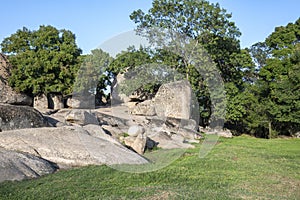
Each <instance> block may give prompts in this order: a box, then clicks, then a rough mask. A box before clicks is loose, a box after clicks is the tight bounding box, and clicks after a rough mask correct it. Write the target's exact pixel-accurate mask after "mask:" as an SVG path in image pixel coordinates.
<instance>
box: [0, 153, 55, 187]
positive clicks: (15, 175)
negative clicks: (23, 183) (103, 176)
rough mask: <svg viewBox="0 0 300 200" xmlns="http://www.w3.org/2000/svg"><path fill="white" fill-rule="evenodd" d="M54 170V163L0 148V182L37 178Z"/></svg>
mask: <svg viewBox="0 0 300 200" xmlns="http://www.w3.org/2000/svg"><path fill="white" fill-rule="evenodd" d="M56 170H57V166H56V165H55V164H54V163H51V162H49V161H47V160H44V159H42V158H39V157H36V156H33V155H29V154H25V153H20V152H15V151H9V150H5V149H3V148H0V182H3V181H6V180H11V181H16V180H18V181H19V180H23V179H28V178H37V177H39V176H43V175H46V174H51V173H54V172H55V171H56Z"/></svg>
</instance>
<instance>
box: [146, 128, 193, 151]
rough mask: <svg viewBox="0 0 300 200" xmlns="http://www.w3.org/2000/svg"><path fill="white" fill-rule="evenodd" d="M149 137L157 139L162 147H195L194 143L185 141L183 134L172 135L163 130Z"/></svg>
mask: <svg viewBox="0 0 300 200" xmlns="http://www.w3.org/2000/svg"><path fill="white" fill-rule="evenodd" d="M148 137H149V138H151V140H153V141H155V142H156V144H157V146H158V147H160V148H162V149H176V148H182V149H186V148H194V146H193V145H191V144H188V143H185V142H184V138H183V137H181V136H179V137H178V136H173V137H172V135H170V134H168V133H166V132H163V131H160V132H158V133H155V134H152V135H149V136H148Z"/></svg>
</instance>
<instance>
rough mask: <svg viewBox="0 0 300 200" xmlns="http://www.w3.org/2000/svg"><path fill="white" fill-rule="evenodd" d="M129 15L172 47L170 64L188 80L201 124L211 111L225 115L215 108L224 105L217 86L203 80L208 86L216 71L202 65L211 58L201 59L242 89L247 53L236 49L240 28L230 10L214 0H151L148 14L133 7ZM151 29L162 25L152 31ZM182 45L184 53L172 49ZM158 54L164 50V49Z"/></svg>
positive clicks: (249, 68)
mask: <svg viewBox="0 0 300 200" xmlns="http://www.w3.org/2000/svg"><path fill="white" fill-rule="evenodd" d="M130 18H131V20H133V21H134V22H135V23H136V24H137V32H138V33H139V34H141V35H143V36H146V37H147V38H148V39H149V41H150V43H152V44H154V46H156V47H162V46H173V47H174V48H173V52H175V54H176V53H177V58H176V56H174V55H171V57H173V58H175V59H173V60H172V62H173V61H175V62H178V63H177V64H174V63H173V64H172V65H170V66H173V67H175V68H177V70H178V71H180V72H181V73H184V74H186V78H187V79H188V80H189V81H190V83H191V84H192V87H193V90H194V92H195V94H196V96H197V98H198V101H199V105H200V111H199V112H200V116H201V118H202V120H201V121H202V124H201V125H203V126H206V125H208V123H209V118H210V117H212V113H213V111H215V112H214V113H215V114H216V118H219V119H222V118H223V119H222V120H225V119H224V115H225V114H224V112H223V111H221V110H222V109H220V108H224V107H225V105H224V99H225V97H224V95H223V93H222V91H218V90H213V91H212V90H211V91H209V89H208V88H209V86H208V85H209V82H211V85H213V84H212V83H213V82H214V81H213V79H214V78H216V77H214V75H216V73H211V72H212V68H213V66H208V67H206V66H205V65H207V63H211V62H208V61H207V60H210V59H212V60H213V61H214V63H215V65H216V67H217V69H218V70H219V71H220V74H221V77H222V80H223V81H224V82H226V83H234V87H237V89H238V90H242V89H243V81H244V78H245V77H246V78H248V77H249V76H251V75H250V74H249V73H252V72H253V65H252V61H251V57H250V55H249V52H247V51H241V50H240V44H239V40H238V37H239V36H240V35H241V33H240V32H239V30H238V28H237V27H236V26H235V24H234V22H232V21H230V18H231V14H228V13H227V11H226V10H225V9H222V8H221V7H220V5H219V4H218V3H217V4H210V3H209V2H208V1H204V0H202V1H194V0H172V1H171V0H154V1H153V3H152V8H151V9H149V11H148V13H144V12H143V11H142V10H136V11H134V12H133V13H132V14H131V15H130ZM156 28H158V29H159V30H161V29H164V30H162V31H161V33H157V32H155V29H156ZM153 29H154V31H153ZM178 35H179V37H178ZM181 41H182V42H181ZM187 41H189V42H190V43H189V42H187ZM162 43H165V44H166V43H167V44H166V45H162ZM182 46H185V47H184V48H185V52H179V51H176V50H178V49H180V48H181V47H182ZM203 48H204V50H205V51H206V53H204V51H203ZM161 49H164V48H161ZM166 49H167V50H171V49H170V48H169V49H168V48H165V49H164V50H166ZM171 52H172V50H171ZM190 54H193V55H196V56H197V59H199V60H197V61H196V63H195V61H194V60H193V61H192V62H191V60H190V57H191V56H190ZM199 55H201V56H199ZM164 56H170V54H169V55H168V54H167V53H164ZM164 59H166V57H164ZM167 60H168V59H167ZM172 62H171V63H172ZM167 64H170V63H167ZM197 64H198V65H201V67H203V65H204V68H205V70H204V71H205V72H204V73H205V74H201V72H200V73H199V70H197V66H196V65H197ZM202 72H203V71H202ZM215 83H217V84H218V83H220V82H218V81H215ZM217 84H215V85H217ZM212 102H215V103H212ZM223 110H224V109H223ZM216 111H220V112H219V113H216ZM230 111H231V110H230Z"/></svg>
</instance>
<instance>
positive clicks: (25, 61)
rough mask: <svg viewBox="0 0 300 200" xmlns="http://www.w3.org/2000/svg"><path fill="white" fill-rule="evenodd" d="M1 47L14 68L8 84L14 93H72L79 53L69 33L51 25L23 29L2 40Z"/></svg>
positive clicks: (73, 37)
mask: <svg viewBox="0 0 300 200" xmlns="http://www.w3.org/2000/svg"><path fill="white" fill-rule="evenodd" d="M1 47H2V52H3V53H5V54H8V55H9V60H10V62H11V63H12V65H13V67H14V68H13V69H12V76H11V78H10V80H9V82H10V85H11V86H12V87H14V88H15V89H16V90H17V91H21V92H26V93H28V94H33V95H37V94H41V93H45V94H47V93H52V92H54V93H63V94H69V93H71V91H72V86H73V82H74V78H75V76H76V75H77V74H76V73H77V70H78V67H79V61H80V60H79V56H80V54H81V50H80V49H79V48H78V47H77V45H76V42H75V35H74V34H73V33H72V32H71V31H68V30H64V29H63V30H57V29H56V28H55V27H52V26H40V28H39V29H38V30H36V31H31V30H29V29H27V28H25V27H24V28H23V29H20V30H18V31H17V32H16V33H14V34H12V35H11V36H9V37H7V38H5V39H4V40H3V42H2V43H1Z"/></svg>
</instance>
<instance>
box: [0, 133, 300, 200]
mask: <svg viewBox="0 0 300 200" xmlns="http://www.w3.org/2000/svg"><path fill="white" fill-rule="evenodd" d="M299 145H300V140H299V139H274V140H265V139H256V138H251V137H248V136H241V137H235V138H233V139H221V140H219V142H218V145H217V146H215V148H214V149H213V150H212V151H211V152H210V153H209V154H208V155H207V157H205V158H204V159H199V157H198V155H199V149H200V145H198V146H196V148H194V149H188V150H187V151H186V152H185V153H184V154H183V155H182V156H181V157H180V158H179V159H178V160H176V161H175V162H172V164H170V165H169V166H167V167H165V168H163V169H160V170H158V171H154V172H148V173H126V172H121V171H117V170H115V169H112V168H109V167H107V166H88V167H82V168H74V169H69V170H60V171H59V172H57V173H55V174H52V175H47V176H43V177H41V178H38V179H32V180H25V181H20V182H18V181H15V182H4V183H0V199H6V200H13V199H20V200H21V199H37V198H39V199H154V198H155V199H274V200H282V199H299V197H300V192H299V188H298V187H296V186H297V185H298V184H299V182H300V174H299V163H300V157H299V153H300V149H299ZM159 151H161V150H160V149H158V150H156V151H154V152H158V153H159ZM147 153H148V152H147ZM150 153H151V152H150ZM262 186H263V187H262Z"/></svg>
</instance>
